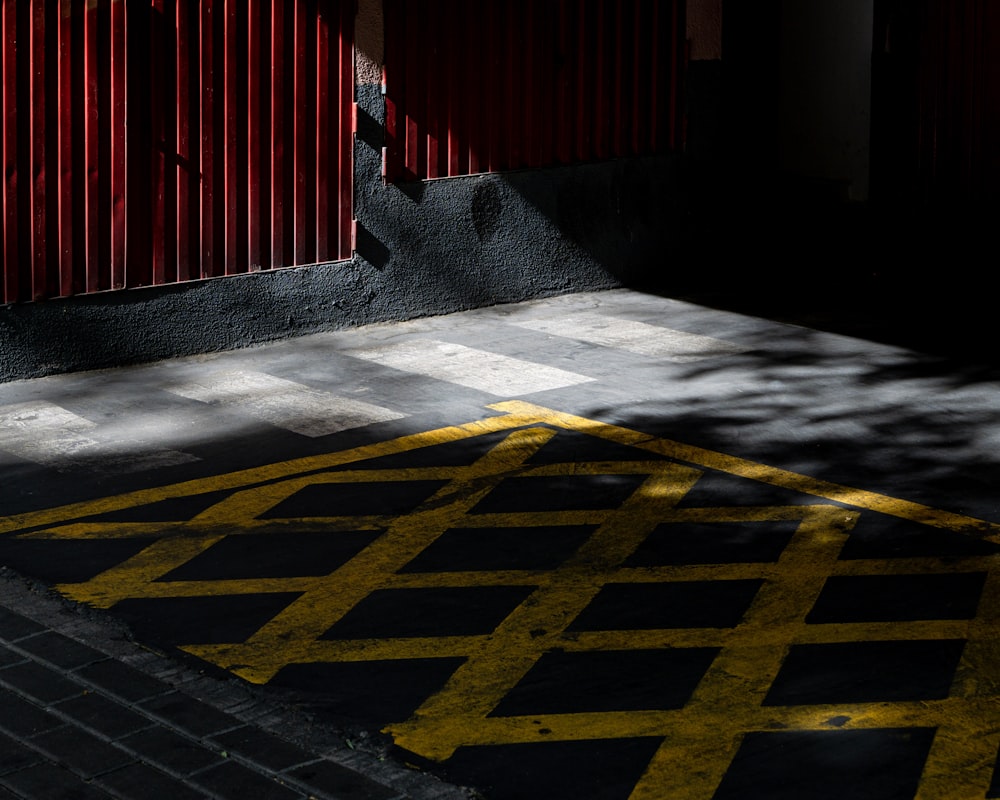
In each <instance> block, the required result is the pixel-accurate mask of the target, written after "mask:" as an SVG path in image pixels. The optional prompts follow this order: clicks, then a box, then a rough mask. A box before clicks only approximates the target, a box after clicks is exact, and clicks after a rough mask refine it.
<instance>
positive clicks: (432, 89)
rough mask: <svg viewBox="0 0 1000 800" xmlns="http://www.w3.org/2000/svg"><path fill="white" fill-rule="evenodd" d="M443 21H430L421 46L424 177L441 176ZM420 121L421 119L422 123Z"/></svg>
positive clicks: (421, 147)
mask: <svg viewBox="0 0 1000 800" xmlns="http://www.w3.org/2000/svg"><path fill="white" fill-rule="evenodd" d="M440 25H441V23H440V22H438V21H437V20H434V21H433V22H430V21H428V23H427V25H426V28H425V29H424V36H423V46H422V48H421V51H422V52H421V61H420V63H421V66H422V67H423V69H424V78H423V80H422V81H421V85H422V88H423V98H422V99H423V103H422V105H421V108H420V116H421V118H422V120H423V131H422V132H421V136H420V139H419V145H418V146H419V147H420V149H421V151H422V153H423V157H424V159H425V166H424V167H423V169H422V170H420V171H419V174H420V175H422V176H423V177H425V178H437V177H440V172H439V170H438V155H439V152H440V150H439V144H438V143H439V141H440V135H441V132H440V129H439V125H438V121H439V116H438V115H439V114H440V101H441V76H440V69H439V65H440V63H441V57H442V53H441V50H440V45H441V40H442V39H443V38H444V37H443V36H442V35H441V31H440ZM419 121H420V120H418V122H419Z"/></svg>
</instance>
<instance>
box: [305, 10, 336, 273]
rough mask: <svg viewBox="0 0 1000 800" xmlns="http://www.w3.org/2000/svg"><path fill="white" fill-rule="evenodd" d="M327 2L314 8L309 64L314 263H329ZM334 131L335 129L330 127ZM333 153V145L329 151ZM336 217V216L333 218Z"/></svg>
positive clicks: (328, 51)
mask: <svg viewBox="0 0 1000 800" xmlns="http://www.w3.org/2000/svg"><path fill="white" fill-rule="evenodd" d="M329 6H330V3H329V0H318V2H317V8H316V32H315V39H314V48H315V53H316V55H315V60H314V61H313V63H312V65H311V69H312V72H313V75H314V76H315V78H314V80H315V85H316V93H315V95H314V100H313V103H314V105H315V107H316V112H315V122H314V125H315V127H314V129H313V135H314V137H315V138H314V140H313V145H312V146H313V154H312V155H313V164H314V165H315V166H314V169H313V181H314V188H313V192H314V194H313V206H314V209H315V210H314V214H315V216H314V218H313V225H314V228H315V234H314V236H315V244H314V248H315V255H314V256H313V260H315V261H329V260H330V227H331V225H330V220H331V215H330V208H331V205H332V204H331V200H330V194H329V188H330V185H329V183H328V177H329V175H328V173H329V169H330V163H331V144H335V143H334V142H331V137H330V133H331V129H332V128H333V126H332V125H331V120H330V72H329V70H330V27H329V23H330V14H331V11H332V9H330V7H329ZM333 129H334V130H335V128H333ZM332 150H333V154H336V152H337V151H336V148H335V146H334V147H333V148H332ZM334 218H335V215H334Z"/></svg>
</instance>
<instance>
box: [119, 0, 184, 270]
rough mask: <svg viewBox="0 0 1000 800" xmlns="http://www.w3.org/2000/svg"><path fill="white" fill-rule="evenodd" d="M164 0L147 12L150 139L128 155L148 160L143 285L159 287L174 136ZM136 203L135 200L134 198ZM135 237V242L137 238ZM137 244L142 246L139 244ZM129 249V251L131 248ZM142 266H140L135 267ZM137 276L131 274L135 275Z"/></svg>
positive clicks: (155, 0) (156, 1) (132, 257)
mask: <svg viewBox="0 0 1000 800" xmlns="http://www.w3.org/2000/svg"><path fill="white" fill-rule="evenodd" d="M166 2H167V0H152V3H151V7H150V9H149V21H148V25H149V76H148V80H149V117H150V118H149V126H150V129H149V130H150V139H149V142H148V143H147V147H148V149H147V150H146V151H145V152H143V153H134V152H133V153H131V154H130V157H138V158H139V159H141V160H143V161H147V162H148V165H149V181H150V198H149V202H150V204H151V207H150V209H149V236H150V241H149V248H148V250H147V256H146V257H147V258H148V259H149V262H150V264H151V266H152V271H151V273H150V275H149V276H148V278H147V280H145V281H141V282H142V283H146V282H149V283H152V284H154V285H158V284H161V283H163V282H164V280H165V278H166V270H167V264H166V258H167V254H166V252H165V246H164V245H165V241H166V238H167V230H166V224H167V223H166V219H165V215H166V209H167V206H168V205H169V202H168V199H167V193H168V189H167V183H168V181H169V171H168V170H167V163H166V156H167V148H168V147H170V145H171V144H172V143H173V142H172V140H173V137H172V136H170V135H169V133H168V132H169V131H170V124H169V121H168V120H169V118H172V116H173V100H174V98H173V92H171V91H169V89H168V81H169V78H168V73H169V72H171V71H172V70H171V66H172V60H173V59H171V58H170V57H169V55H168V54H169V52H170V45H171V44H172V36H171V41H168V40H167V30H166V28H167V26H166V24H165V21H164V17H165V16H166ZM133 199H134V200H138V198H133ZM140 238H141V237H140V236H137V237H136V239H140ZM136 244H137V245H139V246H141V243H140V242H139V241H137V242H136ZM130 250H131V248H130ZM137 257H141V256H140V254H139V253H135V252H130V253H129V260H130V262H132V263H133V264H134V263H135V259H136V258H137ZM137 266H141V265H137ZM136 274H137V273H133V275H136Z"/></svg>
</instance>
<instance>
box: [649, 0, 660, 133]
mask: <svg viewBox="0 0 1000 800" xmlns="http://www.w3.org/2000/svg"><path fill="white" fill-rule="evenodd" d="M650 14H651V18H650V20H649V29H650V30H651V31H652V32H653V35H652V36H651V38H650V44H649V67H650V69H649V95H648V98H649V108H650V115H649V137H648V140H647V142H646V149H647V150H650V151H652V152H656V149H657V147H656V145H657V142H658V140H659V124H658V123H659V118H660V113H659V111H660V108H661V104H660V91H661V90H662V87H661V86H660V81H659V76H660V59H661V54H660V41H659V39H660V37H659V35H658V34H659V32H660V4H659V3H656V2H654V3H653V4H652V8H651V11H650Z"/></svg>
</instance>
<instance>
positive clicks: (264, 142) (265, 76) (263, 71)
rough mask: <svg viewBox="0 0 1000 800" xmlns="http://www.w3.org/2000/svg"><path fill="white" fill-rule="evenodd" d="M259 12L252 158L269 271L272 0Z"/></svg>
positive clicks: (262, 255)
mask: <svg viewBox="0 0 1000 800" xmlns="http://www.w3.org/2000/svg"><path fill="white" fill-rule="evenodd" d="M257 13H258V14H259V22H258V31H257V32H258V39H257V42H256V43H255V44H254V47H256V52H257V63H256V64H255V65H252V68H253V69H255V70H257V73H258V74H257V81H258V87H257V92H256V94H257V96H258V97H259V101H258V102H259V106H258V109H257V116H256V120H255V122H254V123H253V125H251V127H253V128H254V130H255V131H256V134H257V137H258V139H257V148H258V149H257V152H256V153H255V154H253V155H251V158H253V157H254V155H255V156H256V158H257V159H258V167H257V176H258V180H259V182H260V188H259V194H258V197H259V203H258V208H257V216H256V217H255V218H254V224H255V225H256V226H257V228H258V236H257V241H258V244H257V253H258V257H259V259H260V267H261V269H269V268H270V267H271V266H273V263H274V262H273V260H272V257H273V253H272V249H271V248H272V243H273V236H274V232H273V230H272V228H271V213H272V204H273V190H274V184H273V183H272V179H271V159H272V140H271V120H272V118H273V117H272V110H271V98H272V94H271V93H272V85H271V81H272V68H273V61H272V55H271V53H272V50H271V46H272V45H271V42H272V41H273V37H274V28H273V24H274V23H273V6H272V2H271V0H259V3H258V7H257Z"/></svg>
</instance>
